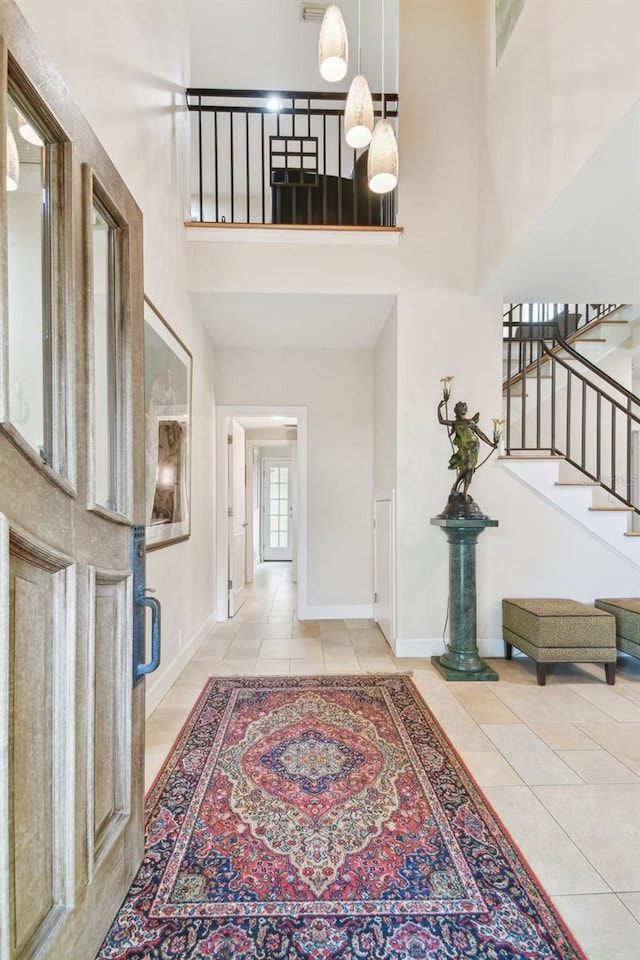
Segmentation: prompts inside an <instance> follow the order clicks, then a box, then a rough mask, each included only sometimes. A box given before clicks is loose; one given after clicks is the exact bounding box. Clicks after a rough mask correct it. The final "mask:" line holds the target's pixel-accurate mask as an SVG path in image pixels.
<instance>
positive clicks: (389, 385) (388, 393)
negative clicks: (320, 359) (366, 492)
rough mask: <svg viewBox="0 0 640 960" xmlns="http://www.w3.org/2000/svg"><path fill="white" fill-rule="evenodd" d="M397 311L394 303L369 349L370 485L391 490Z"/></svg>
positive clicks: (394, 453) (394, 456) (394, 450)
mask: <svg viewBox="0 0 640 960" xmlns="http://www.w3.org/2000/svg"><path fill="white" fill-rule="evenodd" d="M397 396H398V311H397V307H396V306H394V308H393V310H392V311H391V313H390V314H389V317H388V319H387V321H386V323H385V325H384V327H383V328H382V330H381V331H380V336H379V337H378V340H377V342H376V345H375V348H374V351H373V488H374V490H376V491H382V490H395V486H396V460H397V432H398V424H397V414H398V409H397Z"/></svg>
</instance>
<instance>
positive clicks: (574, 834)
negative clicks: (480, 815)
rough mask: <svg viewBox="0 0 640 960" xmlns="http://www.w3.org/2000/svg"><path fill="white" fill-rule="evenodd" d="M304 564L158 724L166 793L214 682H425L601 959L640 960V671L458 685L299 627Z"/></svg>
mask: <svg viewBox="0 0 640 960" xmlns="http://www.w3.org/2000/svg"><path fill="white" fill-rule="evenodd" d="M290 568H291V564H290V563H286V562H274V563H264V564H260V565H259V566H258V567H256V570H255V580H254V582H253V584H251V585H250V586H248V587H247V588H246V598H245V601H244V604H243V606H242V607H241V608H240V610H239V611H238V614H237V615H236V617H235V618H234V619H233V620H229V621H226V622H225V623H221V624H218V625H217V626H216V627H215V628H214V629H213V630H212V631H211V633H210V634H209V636H208V637H207V638H206V639H205V641H204V642H203V643H202V645H201V647H200V648H199V650H198V651H197V653H196V655H195V657H194V658H193V659H192V660H191V662H190V663H189V664H188V665H187V667H186V668H185V669H184V670H183V672H182V674H181V675H180V677H179V678H178V679H177V680H176V682H175V683H174V685H173V687H172V688H171V690H170V691H169V693H168V694H167V695H166V696H165V698H164V699H163V700H162V702H161V703H160V705H159V706H158V707H157V709H156V710H155V711H154V713H153V714H152V715H151V717H150V718H149V720H148V722H147V725H146V782H147V788H148V787H149V786H150V784H151V783H152V781H153V779H154V777H155V775H156V773H157V771H158V769H159V768H160V766H161V764H162V761H163V760H164V757H165V756H166V754H167V752H168V751H169V750H170V748H171V746H172V744H173V742H174V740H175V738H176V736H177V734H178V732H179V730H180V728H181V726H182V724H183V723H184V721H185V720H186V718H187V716H188V714H189V711H190V710H191V707H192V706H193V704H194V702H195V700H196V698H197V697H198V695H199V693H200V692H201V690H202V687H203V686H204V683H205V681H206V679H207V677H209V676H210V675H218V676H220V675H227V676H233V675H263V676H266V675H295V674H298V675H303V674H306V675H318V674H324V673H342V674H345V673H386V672H394V671H400V672H402V671H411V673H412V676H413V680H414V682H415V684H416V686H417V687H418V689H419V690H420V692H421V694H422V696H423V697H424V699H425V700H426V702H427V703H428V705H429V707H430V709H431V710H432V712H433V713H434V714H435V716H436V717H437V718H438V721H439V722H440V724H441V725H442V727H443V728H444V730H445V731H446V733H447V735H448V736H449V738H450V739H451V741H452V743H453V744H454V746H455V747H456V749H457V750H458V752H459V754H460V755H461V757H462V759H463V760H464V762H465V764H466V765H467V767H468V769H469V770H470V771H471V773H472V774H473V776H474V777H475V779H476V781H477V782H478V784H479V785H480V786H481V787H482V789H483V791H484V793H485V795H486V796H487V798H488V799H489V801H490V803H491V804H492V806H493V807H494V809H495V810H496V812H497V813H498V815H499V816H500V817H501V819H502V821H503V823H504V824H505V826H506V827H507V829H508V830H509V832H510V833H511V835H512V836H513V838H514V840H515V842H516V843H517V844H518V846H519V847H520V849H521V851H522V853H523V854H524V856H525V858H526V859H527V861H528V863H529V864H530V866H531V868H532V870H533V871H534V872H535V873H536V875H537V876H538V878H539V879H540V881H541V882H542V884H543V886H544V887H545V889H546V891H547V892H548V893H549V894H550V896H551V898H552V900H553V902H554V903H555V905H556V906H557V908H558V910H559V911H560V913H561V915H562V916H563V918H564V919H565V922H566V923H567V924H568V926H569V928H570V929H571V931H572V932H573V934H574V936H575V937H576V939H577V940H578V942H579V944H580V945H581V947H582V948H583V950H584V951H585V953H586V954H587V957H588V958H589V960H637V958H638V951H639V949H640V861H639V858H638V856H637V851H638V849H639V847H640V817H639V811H640V661H638V660H635V659H633V658H631V657H627V656H620V657H619V660H618V671H617V676H616V683H615V686H614V687H608V686H607V685H606V684H605V682H604V675H603V672H602V667H598V666H595V665H594V666H591V665H581V666H577V665H576V666H573V665H570V664H568V665H563V666H557V667H555V668H553V669H551V670H550V671H549V676H548V680H547V686H546V687H538V686H537V685H536V682H535V665H534V664H533V663H532V661H530V660H528V659H527V658H523V657H516V658H515V659H514V660H512V661H510V662H508V661H505V660H493V661H491V663H492V666H494V667H495V668H496V669H497V670H498V672H499V674H500V681H499V682H498V683H477V684H476V683H459V684H456V683H446V681H444V680H443V679H442V678H441V677H440V675H439V674H437V673H436V672H435V671H434V670H433V669H432V668H431V664H430V663H429V661H428V660H418V659H407V658H403V659H396V658H395V657H394V656H393V655H392V653H391V650H390V648H389V646H388V644H387V642H386V640H385V638H384V637H383V635H382V634H381V633H380V631H379V630H378V628H377V626H376V625H375V624H374V623H372V622H371V621H368V620H331V621H329V620H325V621H318V622H312V621H305V622H301V621H299V620H298V619H297V618H296V616H295V613H294V610H295V601H296V593H295V585H294V584H292V583H291V579H290Z"/></svg>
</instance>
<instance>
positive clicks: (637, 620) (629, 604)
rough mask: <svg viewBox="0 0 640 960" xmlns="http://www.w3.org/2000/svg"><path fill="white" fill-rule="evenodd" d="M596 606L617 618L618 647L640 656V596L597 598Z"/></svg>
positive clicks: (625, 651)
mask: <svg viewBox="0 0 640 960" xmlns="http://www.w3.org/2000/svg"><path fill="white" fill-rule="evenodd" d="M596 607H597V608H598V609H599V610H605V611H606V612H607V613H612V614H613V616H614V617H615V618H616V642H617V644H618V649H619V650H623V651H624V653H630V654H631V655H632V656H634V657H640V597H625V598H624V599H621V600H620V599H617V598H615V599H606V600H596Z"/></svg>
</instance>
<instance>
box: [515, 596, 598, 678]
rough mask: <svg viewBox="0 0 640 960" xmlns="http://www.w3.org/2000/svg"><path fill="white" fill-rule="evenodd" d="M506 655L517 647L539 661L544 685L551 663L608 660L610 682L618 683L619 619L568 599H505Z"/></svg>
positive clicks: (539, 670) (538, 671) (537, 662)
mask: <svg viewBox="0 0 640 960" xmlns="http://www.w3.org/2000/svg"><path fill="white" fill-rule="evenodd" d="M502 635H503V638H504V643H505V656H506V658H507V660H510V659H511V650H512V647H517V648H518V650H522V652H523V653H526V654H528V655H529V656H530V657H531V659H532V660H535V662H536V673H537V677H538V683H539V684H540V686H544V683H545V680H546V674H547V664H548V663H559V662H560V661H563V662H570V663H592V662H597V663H604V670H605V676H606V678H607V683H609V684H612V683H615V676H616V621H615V618H614V617H613V616H612V615H611V614H610V613H605V612H604V610H596V609H595V607H590V606H587V604H585V603H578V602H577V601H576V600H564V599H556V598H553V599H524V600H503V601H502Z"/></svg>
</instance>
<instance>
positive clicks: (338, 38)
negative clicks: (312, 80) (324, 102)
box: [318, 3, 349, 83]
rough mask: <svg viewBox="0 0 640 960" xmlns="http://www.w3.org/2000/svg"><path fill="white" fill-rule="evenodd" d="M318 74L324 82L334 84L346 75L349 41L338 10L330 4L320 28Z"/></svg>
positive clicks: (333, 4)
mask: <svg viewBox="0 0 640 960" xmlns="http://www.w3.org/2000/svg"><path fill="white" fill-rule="evenodd" d="M318 60H319V63H320V73H321V75H322V77H323V78H324V79H325V80H330V81H331V82H332V83H336V82H337V81H338V80H342V78H343V77H344V76H345V75H346V73H347V66H348V63H349V40H348V38H347V28H346V27H345V25H344V20H343V19H342V14H341V13H340V9H339V8H338V7H337V6H336V5H335V3H332V4H331V6H329V7H327V12H326V13H325V15H324V19H323V21H322V27H321V28H320V42H319V45H318Z"/></svg>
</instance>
